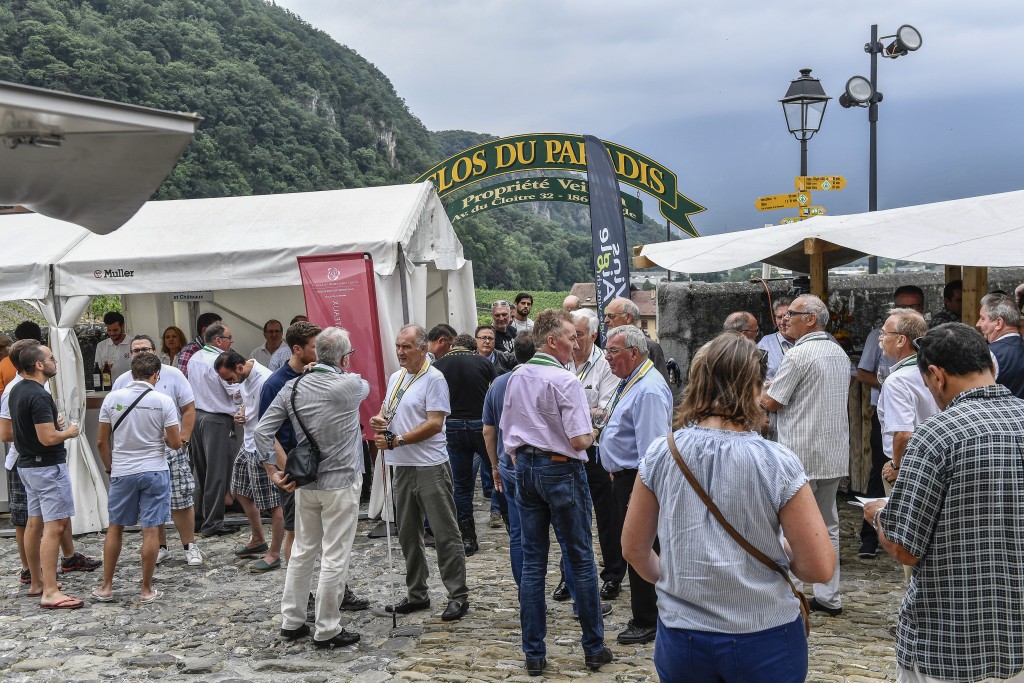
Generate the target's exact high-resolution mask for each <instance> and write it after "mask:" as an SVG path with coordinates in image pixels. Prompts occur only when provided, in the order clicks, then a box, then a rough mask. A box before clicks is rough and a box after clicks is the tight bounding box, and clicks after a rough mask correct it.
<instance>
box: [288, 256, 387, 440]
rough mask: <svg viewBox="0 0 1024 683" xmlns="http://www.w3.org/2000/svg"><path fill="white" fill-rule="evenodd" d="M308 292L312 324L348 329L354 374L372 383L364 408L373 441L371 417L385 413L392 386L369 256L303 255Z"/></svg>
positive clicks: (361, 414)
mask: <svg viewBox="0 0 1024 683" xmlns="http://www.w3.org/2000/svg"><path fill="white" fill-rule="evenodd" d="M297 259H298V262H299V274H300V275H301V276H302V293H303V296H304V297H305V299H306V315H307V316H308V317H309V321H310V322H311V323H314V324H316V325H319V326H320V327H322V328H326V327H344V328H345V329H346V330H348V333H349V338H350V339H351V340H352V349H353V350H354V351H355V353H353V354H352V365H351V367H350V368H349V369H350V370H351V371H352V372H355V373H358V374H360V375H362V377H363V379H365V380H366V381H367V382H369V383H370V395H369V396H367V397H366V400H365V401H363V403H362V405H361V406H360V407H359V421H360V423H362V425H363V438H365V439H372V438H373V435H374V431H373V430H372V429H370V417H372V416H373V415H376V414H377V413H378V411H379V410H380V406H381V402H382V401H383V400H384V391H385V389H386V388H387V384H386V383H385V381H384V359H383V358H381V355H380V354H381V351H380V349H381V342H380V323H379V320H378V318H377V291H376V289H375V287H374V280H373V259H371V258H370V255H369V254H331V255H328V256H299V257H297Z"/></svg>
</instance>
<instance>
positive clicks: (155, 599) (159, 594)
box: [139, 591, 164, 605]
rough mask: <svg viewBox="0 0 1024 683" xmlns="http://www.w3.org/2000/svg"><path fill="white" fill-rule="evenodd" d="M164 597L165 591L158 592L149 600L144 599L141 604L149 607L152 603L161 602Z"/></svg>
mask: <svg viewBox="0 0 1024 683" xmlns="http://www.w3.org/2000/svg"><path fill="white" fill-rule="evenodd" d="M162 597H164V592H163V591H157V592H156V593H153V594H152V595H151V596H149V597H148V598H143V599H142V600H140V601H139V602H141V603H142V604H143V605H148V604H150V603H151V602H156V601H157V600H159V599H160V598H162Z"/></svg>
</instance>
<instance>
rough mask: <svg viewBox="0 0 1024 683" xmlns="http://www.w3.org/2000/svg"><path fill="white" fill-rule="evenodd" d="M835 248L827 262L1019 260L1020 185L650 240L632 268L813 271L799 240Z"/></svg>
mask: <svg viewBox="0 0 1024 683" xmlns="http://www.w3.org/2000/svg"><path fill="white" fill-rule="evenodd" d="M808 238H817V239H819V240H823V241H825V242H829V243H831V244H833V245H837V246H838V247H839V248H838V249H835V250H833V251H829V252H827V253H826V254H825V259H826V263H827V267H828V268H834V267H836V266H840V265H843V264H846V263H850V262H851V261H855V260H857V259H859V258H861V257H863V256H866V255H868V254H874V255H876V256H882V257H884V258H891V259H901V260H905V261H917V262H923V263H939V264H949V265H960V266H988V267H997V268H998V267H1009V266H1019V265H1020V264H1021V262H1022V258H1024V256H1022V254H1024V191H1017V192H1005V193H1002V194H993V195H985V196H982V197H969V198H967V199H956V200H952V201H946V202H938V203H934V204H922V205H919V206H907V207H903V208H899V209H888V210H886V211H874V212H870V213H862V214H853V215H849V216H817V217H815V218H811V219H808V220H806V221H801V222H799V223H794V224H790V225H782V226H778V227H770V228H758V229H755V230H745V231H741V232H730V233H723V234H720V235H709V236H707V237H697V238H694V239H687V240H678V241H675V242H661V243H658V244H648V245H646V246H644V247H643V249H642V250H641V252H640V256H639V257H638V259H637V266H639V267H649V266H652V265H658V266H661V267H663V268H668V269H669V270H674V271H682V272H688V273H711V272H716V271H720V270H728V269H730V268H738V267H741V266H745V265H747V264H750V263H757V262H759V261H763V262H766V263H771V264H772V265H775V266H779V267H781V268H789V269H790V270H794V271H797V272H802V273H808V272H810V269H811V266H810V258H811V257H810V256H809V255H808V254H806V253H805V249H804V240H805V239H808Z"/></svg>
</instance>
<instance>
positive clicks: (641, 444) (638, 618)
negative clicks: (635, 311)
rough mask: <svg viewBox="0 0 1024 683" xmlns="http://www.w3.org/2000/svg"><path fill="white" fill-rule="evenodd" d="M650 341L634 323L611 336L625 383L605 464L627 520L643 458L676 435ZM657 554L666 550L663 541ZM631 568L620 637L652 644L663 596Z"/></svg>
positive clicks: (611, 360) (607, 437) (612, 358)
mask: <svg viewBox="0 0 1024 683" xmlns="http://www.w3.org/2000/svg"><path fill="white" fill-rule="evenodd" d="M646 339H647V337H645V336H644V333H643V332H641V331H640V330H639V329H637V328H635V327H633V326H631V325H629V326H621V327H616V328H615V329H613V330H612V331H611V332H609V333H608V343H607V344H606V345H605V350H604V355H605V358H607V359H608V365H609V366H610V367H611V370H612V374H614V375H615V376H616V377H618V378H619V385H618V387H617V388H616V391H615V394H614V395H613V397H612V401H611V403H610V405H609V415H608V417H607V424H606V425H605V427H604V429H601V430H600V446H601V448H600V453H601V465H602V466H603V467H604V469H605V470H607V471H608V472H610V473H611V475H612V477H613V479H612V492H613V495H614V497H615V502H616V505H617V506H618V509H619V516H620V517H621V519H625V518H626V511H627V510H628V509H629V497H630V495H632V493H633V485H634V483H635V482H636V477H637V471H638V468H639V467H640V459H641V458H642V457H644V455H646V453H647V448H648V446H650V445H651V443H653V442H654V440H655V439H657V438H658V437H663V436H665V435H666V434H668V433H669V432H670V431H672V390H671V389H669V387H668V383H666V382H665V379H664V378H663V377H662V376H661V375H660V374H658V372H657V371H656V370H655V368H654V363H652V362H651V361H650V359H648V357H647V344H646V343H645V341H646ZM654 551H655V552H659V551H660V547H659V545H658V541H657V539H655V541H654ZM628 570H629V603H630V609H631V618H630V620H629V623H628V625H627V627H626V630H624V631H622V632H621V633H619V634H618V636H616V639H617V640H618V641H619V642H620V643H621V644H623V645H638V644H641V643H649V642H651V641H653V640H654V638H655V636H656V635H657V632H658V597H657V594H656V592H655V590H654V584H652V583H649V582H647V581H645V580H644V579H643V577H641V576H640V575H639V574H638V573H637V572H636V570H634V569H633V567H632V565H628Z"/></svg>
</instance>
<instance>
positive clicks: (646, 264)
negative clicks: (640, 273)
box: [633, 256, 659, 268]
mask: <svg viewBox="0 0 1024 683" xmlns="http://www.w3.org/2000/svg"><path fill="white" fill-rule="evenodd" d="M633 267H634V268H658V267H659V266H658V264H657V263H655V262H654V261H652V260H651V259H649V258H647V257H646V256H634V257H633Z"/></svg>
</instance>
